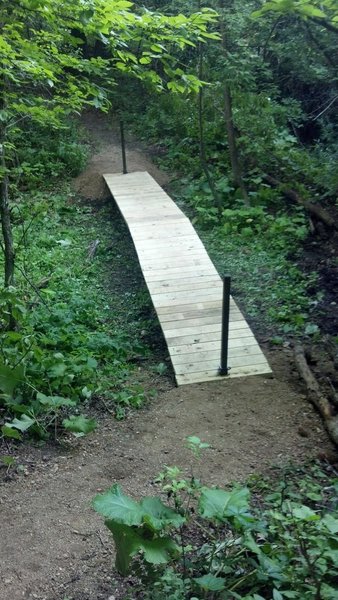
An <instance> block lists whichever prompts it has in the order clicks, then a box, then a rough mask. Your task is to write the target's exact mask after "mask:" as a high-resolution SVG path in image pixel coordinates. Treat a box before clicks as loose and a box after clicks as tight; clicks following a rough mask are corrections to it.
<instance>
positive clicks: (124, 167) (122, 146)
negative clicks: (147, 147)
mask: <svg viewBox="0 0 338 600" xmlns="http://www.w3.org/2000/svg"><path fill="white" fill-rule="evenodd" d="M120 133H121V148H122V164H123V174H124V175H126V173H128V171H127V158H126V141H125V138H124V125H123V121H122V119H121V121H120Z"/></svg>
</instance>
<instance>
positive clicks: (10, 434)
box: [1, 425, 22, 440]
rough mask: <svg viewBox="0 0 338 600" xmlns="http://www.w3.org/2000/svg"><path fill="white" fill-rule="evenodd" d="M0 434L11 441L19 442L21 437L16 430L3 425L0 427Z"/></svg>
mask: <svg viewBox="0 0 338 600" xmlns="http://www.w3.org/2000/svg"><path fill="white" fill-rule="evenodd" d="M1 432H2V435H3V436H4V437H7V438H11V439H13V440H21V439H22V435H21V433H20V432H19V431H17V429H13V428H12V427H8V425H3V426H2V427H1Z"/></svg>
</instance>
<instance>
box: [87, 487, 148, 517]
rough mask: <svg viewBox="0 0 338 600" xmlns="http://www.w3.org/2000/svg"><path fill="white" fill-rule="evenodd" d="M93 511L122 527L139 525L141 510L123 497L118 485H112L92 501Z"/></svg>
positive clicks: (135, 503) (129, 499)
mask: <svg viewBox="0 0 338 600" xmlns="http://www.w3.org/2000/svg"><path fill="white" fill-rule="evenodd" d="M93 507H94V509H95V510H96V511H97V512H98V513H100V515H103V516H104V517H106V518H108V519H112V520H114V521H115V522H116V523H120V524H123V525H141V523H142V517H143V510H142V508H141V506H140V505H139V504H138V503H137V502H135V501H134V500H132V499H131V498H129V497H128V496H125V495H124V494H123V492H122V490H121V488H120V486H119V485H117V484H115V485H113V486H112V487H111V488H110V490H108V491H107V492H105V493H104V494H99V495H98V496H96V497H95V498H94V500H93Z"/></svg>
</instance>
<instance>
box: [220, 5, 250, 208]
mask: <svg viewBox="0 0 338 600" xmlns="http://www.w3.org/2000/svg"><path fill="white" fill-rule="evenodd" d="M218 2H219V7H220V11H221V13H222V11H223V10H224V0H218ZM220 30H221V39H222V49H223V53H224V56H225V58H227V55H228V49H227V40H226V31H225V23H224V19H223V17H222V14H221V18H220ZM223 98H224V119H225V125H226V130H227V138H228V146H229V154H230V163H231V169H232V177H233V181H234V185H235V187H236V188H237V189H239V190H240V191H241V193H242V198H243V201H244V204H245V205H246V206H250V201H249V197H248V194H247V191H246V188H245V185H244V181H243V173H242V166H241V162H240V158H239V152H238V147H237V140H236V130H235V126H234V120H233V112H232V97H231V92H230V88H229V85H228V83H227V82H225V83H224V87H223Z"/></svg>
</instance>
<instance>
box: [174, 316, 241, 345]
mask: <svg viewBox="0 0 338 600" xmlns="http://www.w3.org/2000/svg"><path fill="white" fill-rule="evenodd" d="M165 325H166V326H165V327H164V329H165V337H166V338H167V339H168V340H170V339H171V338H177V337H181V336H182V337H185V336H187V335H194V334H195V335H198V332H199V333H200V334H202V333H213V332H220V331H221V323H220V322H218V323H205V324H200V325H197V324H196V323H194V324H191V325H190V327H189V326H186V327H182V326H181V327H180V326H179V325H180V323H179V322H178V323H175V328H172V327H170V328H169V326H168V323H166V324H165ZM162 329H163V325H162ZM235 329H243V330H244V331H246V332H247V333H250V328H249V326H248V324H247V322H246V321H244V320H242V321H235V322H233V323H229V331H232V332H233V331H235ZM171 343H172V342H170V345H171Z"/></svg>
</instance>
